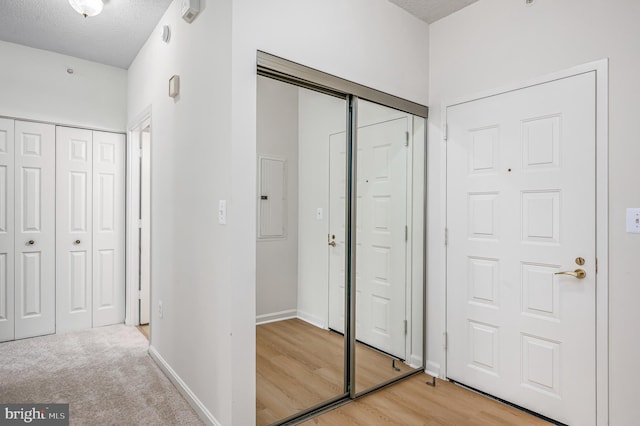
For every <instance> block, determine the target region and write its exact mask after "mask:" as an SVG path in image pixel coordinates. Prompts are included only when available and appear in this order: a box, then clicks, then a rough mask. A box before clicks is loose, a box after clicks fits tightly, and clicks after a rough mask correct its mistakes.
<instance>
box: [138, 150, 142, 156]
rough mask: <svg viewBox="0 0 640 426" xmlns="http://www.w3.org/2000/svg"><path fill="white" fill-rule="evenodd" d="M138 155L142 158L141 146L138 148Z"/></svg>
mask: <svg viewBox="0 0 640 426" xmlns="http://www.w3.org/2000/svg"><path fill="white" fill-rule="evenodd" d="M138 157H140V158H142V148H138Z"/></svg>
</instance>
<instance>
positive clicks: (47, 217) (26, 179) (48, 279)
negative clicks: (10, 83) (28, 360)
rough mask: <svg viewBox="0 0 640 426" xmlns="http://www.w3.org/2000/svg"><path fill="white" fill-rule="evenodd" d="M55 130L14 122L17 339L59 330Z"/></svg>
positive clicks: (35, 124)
mask: <svg viewBox="0 0 640 426" xmlns="http://www.w3.org/2000/svg"><path fill="white" fill-rule="evenodd" d="M55 189H56V188H55V128H54V126H52V125H49V124H41V123H31V122H22V121H16V122H15V244H14V247H15V252H14V253H15V338H16V339H22V338H25V337H32V336H39V335H43V334H51V333H55V331H56V327H55V249H56V247H55V219H54V218H55Z"/></svg>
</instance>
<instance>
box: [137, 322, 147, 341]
mask: <svg viewBox="0 0 640 426" xmlns="http://www.w3.org/2000/svg"><path fill="white" fill-rule="evenodd" d="M138 330H140V333H142V334H143V335H144V337H146V338H147V340H149V324H145V325H139V326H138Z"/></svg>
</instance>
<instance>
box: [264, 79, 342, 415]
mask: <svg viewBox="0 0 640 426" xmlns="http://www.w3.org/2000/svg"><path fill="white" fill-rule="evenodd" d="M257 84H258V87H257V89H258V90H257V93H258V98H257V147H256V151H257V160H256V161H257V163H256V165H257V180H258V181H257V191H258V193H257V194H256V196H257V206H258V207H257V236H256V238H257V244H256V246H257V247H256V297H257V301H256V324H257V326H256V351H257V353H256V424H257V425H267V424H272V423H275V422H279V421H282V420H283V419H285V418H287V417H290V416H292V415H295V414H297V413H299V412H300V411H303V410H307V409H309V408H312V407H314V406H317V405H319V404H322V403H324V402H326V401H327V400H330V399H334V398H338V397H340V396H344V395H345V394H346V384H345V341H344V335H343V333H344V327H345V326H344V315H345V307H344V300H345V297H344V294H345V288H344V287H345V253H346V250H345V235H346V227H345V208H346V204H345V201H346V196H345V194H346V188H347V182H346V168H347V165H346V147H347V140H346V117H347V103H346V99H342V98H337V97H333V96H329V95H326V94H323V93H319V92H315V91H311V90H308V89H304V88H300V87H297V86H294V85H291V84H288V83H283V82H281V81H277V80H274V79H270V78H267V77H262V76H259V77H258V83H257Z"/></svg>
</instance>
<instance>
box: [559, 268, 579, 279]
mask: <svg viewBox="0 0 640 426" xmlns="http://www.w3.org/2000/svg"><path fill="white" fill-rule="evenodd" d="M555 275H571V276H572V277H576V278H577V279H579V280H581V279H583V278H584V277H586V276H587V273H586V272H585V271H584V269H576V270H575V271H563V272H556V273H555Z"/></svg>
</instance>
